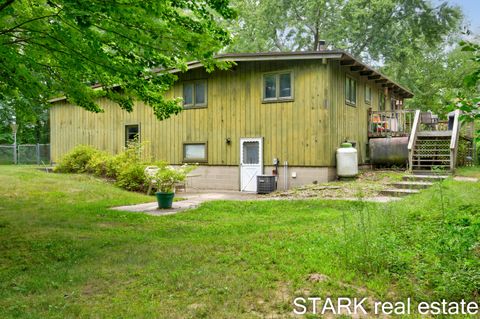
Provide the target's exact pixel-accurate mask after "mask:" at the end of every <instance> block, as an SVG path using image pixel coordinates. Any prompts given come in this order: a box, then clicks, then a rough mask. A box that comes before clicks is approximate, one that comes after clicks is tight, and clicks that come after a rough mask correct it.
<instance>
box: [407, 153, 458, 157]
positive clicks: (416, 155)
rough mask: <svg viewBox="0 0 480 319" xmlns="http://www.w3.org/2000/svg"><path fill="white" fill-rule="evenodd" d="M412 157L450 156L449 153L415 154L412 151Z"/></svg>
mask: <svg viewBox="0 0 480 319" xmlns="http://www.w3.org/2000/svg"><path fill="white" fill-rule="evenodd" d="M413 156H414V157H450V154H417V153H413Z"/></svg>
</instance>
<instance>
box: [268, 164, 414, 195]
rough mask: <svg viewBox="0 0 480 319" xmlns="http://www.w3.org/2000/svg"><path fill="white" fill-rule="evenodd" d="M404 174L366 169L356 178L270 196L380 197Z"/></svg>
mask: <svg viewBox="0 0 480 319" xmlns="http://www.w3.org/2000/svg"><path fill="white" fill-rule="evenodd" d="M404 174H405V172H403V171H385V170H382V171H365V172H362V173H361V174H360V175H359V176H358V177H357V178H356V179H354V180H345V181H342V180H339V181H333V182H328V183H322V184H310V185H305V186H301V187H298V188H294V189H291V190H288V191H277V192H275V193H272V194H271V196H270V197H273V198H288V199H290V198H291V199H306V198H331V199H335V198H338V199H355V198H375V197H380V192H381V191H382V190H385V189H387V188H389V184H391V183H393V182H398V181H400V180H401V179H402V176H403V175H404Z"/></svg>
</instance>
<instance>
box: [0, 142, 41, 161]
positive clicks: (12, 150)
mask: <svg viewBox="0 0 480 319" xmlns="http://www.w3.org/2000/svg"><path fill="white" fill-rule="evenodd" d="M42 163H44V164H49V163H50V144H19V145H17V146H16V147H15V146H14V145H0V164H24V165H25V164H37V165H39V164H42Z"/></svg>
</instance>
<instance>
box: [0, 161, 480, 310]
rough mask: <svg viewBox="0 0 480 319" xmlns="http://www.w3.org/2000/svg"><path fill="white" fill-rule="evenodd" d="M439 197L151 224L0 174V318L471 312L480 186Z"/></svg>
mask: <svg viewBox="0 0 480 319" xmlns="http://www.w3.org/2000/svg"><path fill="white" fill-rule="evenodd" d="M439 187H440V186H435V187H433V188H431V189H429V190H427V191H425V192H423V193H422V194H420V195H415V196H412V197H409V198H407V199H405V200H402V201H400V202H395V203H393V204H366V203H362V202H343V201H320V200H309V201H257V202H227V201H218V202H210V203H206V204H204V205H202V206H201V207H200V208H199V209H196V210H192V211H188V212H184V213H180V214H177V215H170V216H161V217H153V216H146V215H142V214H135V213H122V212H117V211H111V210H109V209H108V207H111V206H117V205H126V204H134V203H141V202H146V201H151V200H152V198H151V197H147V196H144V195H140V194H135V193H129V192H126V191H123V190H120V189H118V188H115V187H113V186H112V185H110V184H108V183H106V182H103V181H102V180H99V179H96V178H92V177H89V176H82V175H61V174H46V173H44V172H41V171H38V170H35V169H33V168H29V167H12V166H0V318H65V317H72V318H73V317H85V318H91V317H94V318H105V317H106V318H121V317H122V318H133V317H136V318H202V317H205V318H265V317H269V316H270V315H272V316H274V315H276V316H277V317H280V318H283V317H289V316H290V315H291V313H292V300H293V298H294V297H298V296H320V297H324V296H333V297H335V296H342V297H344V296H352V297H361V296H368V297H371V298H373V299H378V300H392V299H399V300H402V299H404V298H406V297H412V298H414V299H415V300H430V299H438V298H442V297H444V298H450V299H452V300H453V299H460V298H465V299H469V300H478V296H479V292H480V261H479V259H480V244H479V238H480V183H468V182H455V181H451V180H449V181H446V182H444V184H443V186H442V189H440V188H439ZM441 196H443V198H444V209H443V210H442V208H441V207H442V205H441V203H440V198H441ZM310 274H322V275H326V276H328V278H327V279H326V280H323V281H321V282H312V281H310V280H308V277H309V275H310Z"/></svg>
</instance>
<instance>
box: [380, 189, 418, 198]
mask: <svg viewBox="0 0 480 319" xmlns="http://www.w3.org/2000/svg"><path fill="white" fill-rule="evenodd" d="M418 193H420V191H419V190H418V189H399V188H391V189H385V190H383V191H380V194H381V195H384V196H392V197H403V196H407V195H412V194H418Z"/></svg>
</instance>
